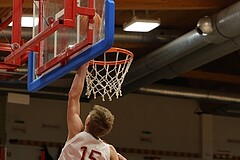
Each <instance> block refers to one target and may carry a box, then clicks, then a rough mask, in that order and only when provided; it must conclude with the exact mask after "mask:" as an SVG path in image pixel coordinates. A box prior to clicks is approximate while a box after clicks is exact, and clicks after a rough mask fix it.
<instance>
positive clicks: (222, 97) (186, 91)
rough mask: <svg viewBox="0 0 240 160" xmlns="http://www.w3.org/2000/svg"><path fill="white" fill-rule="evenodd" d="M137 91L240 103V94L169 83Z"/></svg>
mask: <svg viewBox="0 0 240 160" xmlns="http://www.w3.org/2000/svg"><path fill="white" fill-rule="evenodd" d="M136 93H140V94H147V95H157V96H171V97H180V98H189V99H195V100H204V101H212V102H220V103H228V104H229V103H234V104H239V103H240V95H239V94H232V93H225V92H224V93H223V92H215V91H210V90H202V89H190V88H184V87H174V86H167V85H152V86H149V87H141V88H140V89H139V90H138V91H136Z"/></svg>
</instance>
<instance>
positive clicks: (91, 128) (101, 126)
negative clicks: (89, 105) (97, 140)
mask: <svg viewBox="0 0 240 160" xmlns="http://www.w3.org/2000/svg"><path fill="white" fill-rule="evenodd" d="M89 114H90V121H89V125H88V132H89V133H91V134H92V135H93V136H95V137H103V136H105V135H107V134H108V133H109V132H110V131H111V129H112V126H113V122H114V116H113V115H112V113H111V112H110V111H109V110H108V109H107V108H104V107H102V106H99V105H95V106H94V107H93V110H92V111H90V113H89Z"/></svg>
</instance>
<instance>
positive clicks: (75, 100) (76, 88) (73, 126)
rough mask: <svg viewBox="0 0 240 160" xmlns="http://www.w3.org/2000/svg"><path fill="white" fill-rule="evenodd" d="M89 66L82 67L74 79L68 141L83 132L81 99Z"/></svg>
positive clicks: (69, 98) (68, 109)
mask: <svg viewBox="0 0 240 160" xmlns="http://www.w3.org/2000/svg"><path fill="white" fill-rule="evenodd" d="M87 68H88V64H84V65H82V66H81V67H80V68H79V69H78V70H77V73H76V75H75V77H74V79H73V82H72V86H71V89H70V91H69V95H68V108H67V125H68V140H69V139H71V138H72V137H74V136H75V135H76V134H78V133H79V132H80V131H82V130H83V127H84V125H83V122H82V120H81V118H80V97H81V95H82V91H83V88H84V81H85V77H86V71H87Z"/></svg>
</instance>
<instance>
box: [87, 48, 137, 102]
mask: <svg viewBox="0 0 240 160" xmlns="http://www.w3.org/2000/svg"><path fill="white" fill-rule="evenodd" d="M132 60H133V53H132V52H130V51H128V50H125V49H122V48H115V47H112V48H110V49H109V50H108V51H106V52H105V53H104V54H102V55H101V56H100V57H97V58H95V59H94V60H91V61H90V63H89V67H88V71H87V75H86V84H87V89H86V95H87V96H88V98H89V97H90V96H91V94H93V96H94V99H96V97H97V94H100V95H101V97H102V100H103V101H105V96H108V99H109V101H112V97H113V96H114V95H115V96H116V98H119V97H120V96H122V92H121V85H122V83H123V81H124V78H125V76H126V73H127V72H128V69H129V67H130V65H131V63H132Z"/></svg>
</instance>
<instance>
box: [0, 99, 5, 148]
mask: <svg viewBox="0 0 240 160" xmlns="http://www.w3.org/2000/svg"><path fill="white" fill-rule="evenodd" d="M5 116H6V96H5V95H0V145H1V144H4V143H5Z"/></svg>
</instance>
